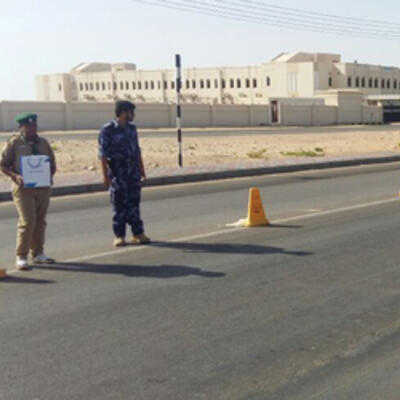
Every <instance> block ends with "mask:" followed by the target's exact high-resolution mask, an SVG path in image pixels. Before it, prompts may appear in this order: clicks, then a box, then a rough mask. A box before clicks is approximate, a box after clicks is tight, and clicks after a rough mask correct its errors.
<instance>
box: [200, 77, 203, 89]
mask: <svg viewBox="0 0 400 400" xmlns="http://www.w3.org/2000/svg"><path fill="white" fill-rule="evenodd" d="M200 89H204V81H203V79H200Z"/></svg>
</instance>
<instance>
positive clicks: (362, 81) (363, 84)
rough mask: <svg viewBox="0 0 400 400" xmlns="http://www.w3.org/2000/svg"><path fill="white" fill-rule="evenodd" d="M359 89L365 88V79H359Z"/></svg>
mask: <svg viewBox="0 0 400 400" xmlns="http://www.w3.org/2000/svg"><path fill="white" fill-rule="evenodd" d="M361 87H363V88H365V78H362V79H361Z"/></svg>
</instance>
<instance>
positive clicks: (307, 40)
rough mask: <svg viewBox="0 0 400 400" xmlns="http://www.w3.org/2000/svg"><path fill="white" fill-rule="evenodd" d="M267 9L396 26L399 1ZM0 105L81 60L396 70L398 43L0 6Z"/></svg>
mask: <svg viewBox="0 0 400 400" xmlns="http://www.w3.org/2000/svg"><path fill="white" fill-rule="evenodd" d="M269 3H270V4H279V5H281V6H286V7H295V8H304V9H306V10H313V11H319V12H324V13H331V14H336V15H344V16H350V17H358V18H368V19H379V20H383V21H393V23H398V21H399V17H398V16H399V15H400V2H399V1H398V0H381V1H377V0H353V1H351V2H350V1H348V0H336V1H334V2H332V1H320V2H316V1H315V0H280V1H279V2H278V1H276V0H270V1H269ZM0 10H1V15H0V35H1V36H0V60H1V62H0V100H29V99H35V96H36V94H35V75H37V74H46V73H56V72H67V71H69V70H70V69H71V68H72V67H73V66H75V65H76V64H79V63H80V62H83V61H105V62H120V61H127V62H134V63H136V64H137V66H138V68H146V69H159V68H171V67H173V64H174V54H175V53H177V52H179V53H180V54H181V55H182V62H183V66H184V67H203V66H211V67H213V66H234V65H249V64H251V65H256V64H260V63H263V62H266V61H269V60H270V59H271V58H273V57H274V56H275V55H277V54H279V53H280V52H282V51H312V52H334V53H340V54H342V56H343V59H344V60H345V61H354V60H355V59H357V60H358V61H359V62H363V63H374V64H384V65H394V66H400V46H399V44H400V43H399V41H381V40H368V39H355V38H351V37H347V38H346V37H342V36H333V35H324V34H318V33H311V32H308V33H307V32H294V31H291V30H283V29H279V28H272V27H268V26H266V25H265V26H261V25H256V24H251V23H244V22H238V21H229V20H225V19H219V18H216V17H207V16H201V15H193V14H188V13H185V12H180V11H173V10H168V9H164V8H157V7H154V6H150V5H144V4H139V3H137V2H134V1H132V0H112V1H110V0H96V1H95V0H80V1H78V0H67V1H61V0H19V1H18V2H17V3H15V2H14V3H13V2H10V1H9V0H0Z"/></svg>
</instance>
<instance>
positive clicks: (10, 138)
mask: <svg viewBox="0 0 400 400" xmlns="http://www.w3.org/2000/svg"><path fill="white" fill-rule="evenodd" d="M16 139H19V134H17V133H14V134H13V135H12V136H10V137H9V138H8V139H7V143H8V142H12V141H14V140H16Z"/></svg>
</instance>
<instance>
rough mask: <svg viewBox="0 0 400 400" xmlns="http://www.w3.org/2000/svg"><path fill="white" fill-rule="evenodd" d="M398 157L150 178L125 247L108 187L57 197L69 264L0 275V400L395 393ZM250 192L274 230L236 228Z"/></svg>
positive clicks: (59, 245) (62, 261)
mask: <svg viewBox="0 0 400 400" xmlns="http://www.w3.org/2000/svg"><path fill="white" fill-rule="evenodd" d="M398 167H399V165H398V164H393V165H385V166H378V167H371V166H369V167H357V168H352V169H341V170H324V171H310V172H302V173H293V174H286V175H276V176H267V177H258V178H245V179H235V180H227V181H220V182H211V183H210V182H208V183H202V184H192V185H182V186H172V187H162V188H149V189H146V190H145V191H144V199H143V216H144V220H145V223H146V226H147V231H148V233H149V234H150V235H151V236H152V238H153V240H154V241H155V242H154V243H153V245H152V246H148V247H133V246H132V247H129V248H124V249H122V250H114V249H112V248H111V246H110V244H111V239H112V237H111V233H110V228H109V222H110V210H109V207H108V204H107V203H108V201H107V197H106V196H105V195H104V194H98V195H91V196H79V197H69V198H57V199H54V200H53V201H52V207H51V212H50V214H49V239H48V246H47V247H48V252H49V253H50V254H52V255H54V256H56V257H57V258H58V260H59V263H58V264H57V265H55V266H51V267H45V266H43V267H40V268H39V267H38V268H37V269H36V270H34V271H33V272H30V273H23V274H22V273H19V274H14V273H12V274H11V276H10V277H9V278H8V279H6V280H4V281H0V355H1V356H0V367H1V368H0V370H1V371H2V373H1V374H0V399H2V400H3V399H4V400H19V399H21V400H22V399H24V400H25V399H32V400H33V399H38V400H47V399H49V400H50V399H51V400H53V399H60V400H63V399H69V400H70V399H77V400H78V399H96V400H97V399H99V400H103V399H135V400H136V399H151V400H153V399H174V400H175V399H185V400H186V399H207V400H208V399H263V400H264V399H279V400H282V399H294V400H296V399H303V400H310V399H321V400H330V399H332V400H333V399H334V400H337V399H349V400H357V399H362V400H366V399H379V400H385V399H388V400H389V399H390V400H392V399H393V400H396V399H397V398H398V393H399V391H400V384H399V382H400V380H399V374H400V355H399V353H398V352H397V349H398V347H399V345H400V330H399V328H400V311H399V310H400V266H399V259H400V246H399V245H398V243H399V233H398V232H399V230H400V214H399V211H400V210H399V208H400V203H399V201H400V200H399V198H398V190H399V171H398V169H399V168H398ZM250 186H258V187H259V188H260V190H261V195H262V198H263V200H264V207H265V209H266V212H267V215H268V217H269V218H270V220H271V222H272V226H270V227H266V228H253V229H234V228H227V227H226V226H225V224H226V223H229V222H234V221H236V220H238V219H239V218H242V217H244V216H245V214H246V205H247V204H246V203H247V191H248V188H249V187H250ZM0 221H1V224H0V239H1V240H0V254H1V256H2V260H1V265H2V266H3V267H4V266H5V267H9V268H12V261H13V258H12V251H13V245H14V235H15V227H14V225H15V213H14V211H13V208H12V205H11V204H1V205H0Z"/></svg>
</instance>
